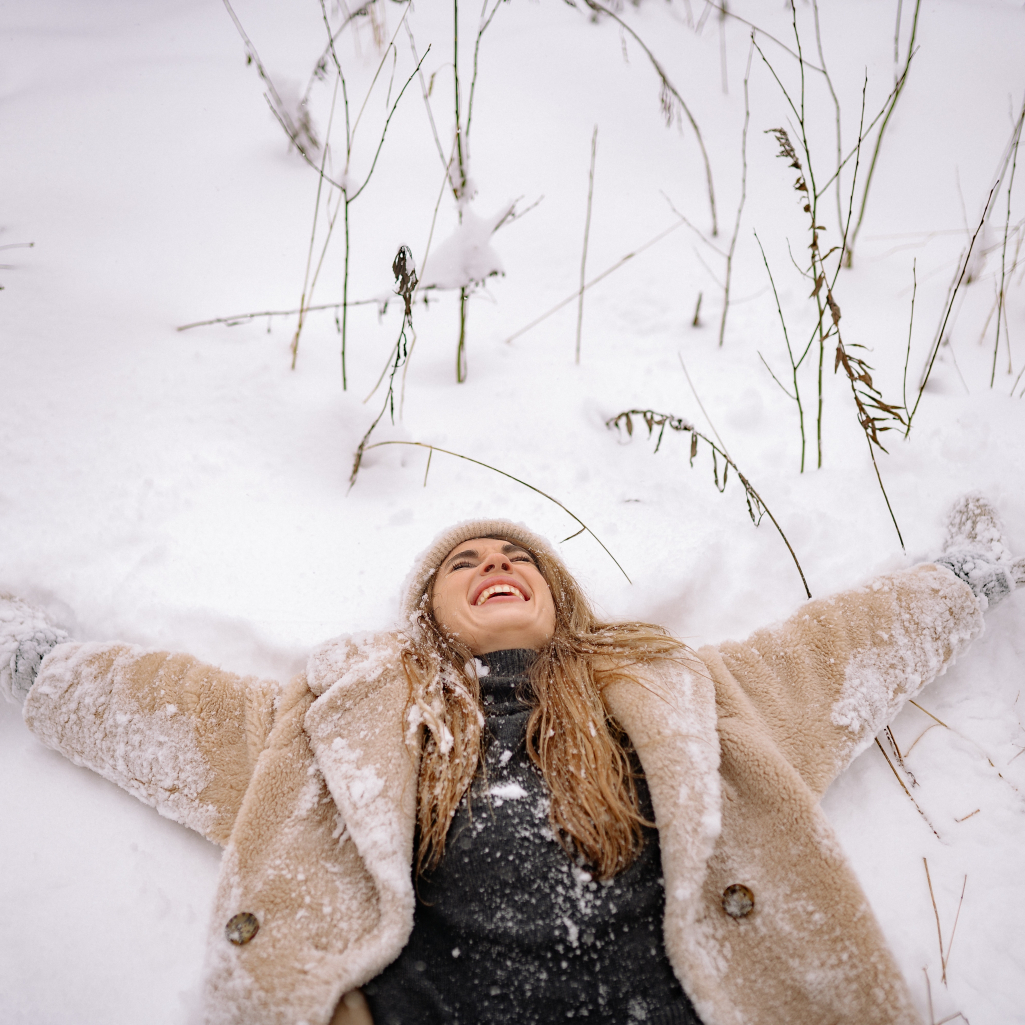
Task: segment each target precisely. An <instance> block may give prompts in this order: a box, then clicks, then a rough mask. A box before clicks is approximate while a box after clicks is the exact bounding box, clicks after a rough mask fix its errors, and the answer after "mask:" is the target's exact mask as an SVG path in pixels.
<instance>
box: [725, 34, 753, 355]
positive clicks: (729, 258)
mask: <svg viewBox="0 0 1025 1025" xmlns="http://www.w3.org/2000/svg"><path fill="white" fill-rule="evenodd" d="M754 42H755V37H754V33H753V32H752V33H751V45H750V46H749V47H748V50H747V68H746V70H745V71H744V131H743V132H742V133H741V136H740V163H741V171H740V202H739V203H738V204H737V219H736V221H734V223H733V235H732V237H731V238H730V248H729V252H728V253H727V254H726V280H725V283H724V286H723V302H722V320H721V321H720V322H719V348H720V349H721V348H722V343H723V340H724V339H725V338H726V316H727V314H728V313H729V311H730V278H731V276H732V274H733V251H734V250H735V249H736V248H737V236H738V235H739V234H740V215H741V214H742V213H743V212H744V201H745V200H746V199H747V126H748V123H749V122H750V120H751V105H750V103H749V102H748V81H749V80H750V78H751V58H752V57H753V56H754Z"/></svg>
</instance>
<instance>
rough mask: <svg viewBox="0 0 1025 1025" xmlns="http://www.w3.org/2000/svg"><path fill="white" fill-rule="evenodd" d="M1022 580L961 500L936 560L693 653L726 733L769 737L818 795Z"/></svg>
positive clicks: (978, 504)
mask: <svg viewBox="0 0 1025 1025" xmlns="http://www.w3.org/2000/svg"><path fill="white" fill-rule="evenodd" d="M1023 582H1025V564H1023V563H1022V562H1021V560H1019V561H1018V562H1014V561H1012V560H1011V558H1010V555H1009V553H1008V552H1007V549H1006V546H1005V545H1004V544H1003V540H1002V537H1001V535H1000V530H999V523H998V521H997V519H996V514H995V512H994V511H993V509H992V507H991V506H989V504H988V503H986V502H985V500H984V499H982V498H980V497H979V496H967V497H966V498H964V499H962V500H961V501H960V502H959V503H958V504H957V505H956V506H955V507H954V510H953V511H952V513H951V516H950V519H949V522H948V535H947V542H946V544H945V545H944V553H943V554H942V555H941V556H940V557H939V558H938V559H937V560H936V564H925V565H922V566H916V567H915V568H914V569H910V570H906V571H904V572H901V573H895V574H892V575H889V576H885V577H880V578H878V579H877V580H874V581H871V582H870V583H868V584H866V585H865V586H863V587H860V588H857V589H855V590H853V591H847V592H845V593H843V594H839V595H836V596H834V597H832V598H826V599H822V600H818V601H812V602H809V603H808V604H807V605H804V606H803V607H802V608H801V609H800V610H799V611H798V612H797V613H796V614H795V615H794V616H792V617H791V618H790V619H788V620H787V621H785V622H783V623H780V624H778V625H776V626H773V627H770V628H768V629H765V630H759V631H758V632H757V633H755V634H754V635H753V636H751V637H750V638H748V640H746V641H744V642H742V643H732V642H730V643H726V644H722V645H720V646H719V647H718V648H707V649H704V650H702V652H701V655H702V658H703V659H704V660H705V662H706V663H707V664H708V666H709V668H710V670H711V672H712V675H713V676H714V677H715V679H716V683H717V693H718V695H719V702H720V719H721V721H722V722H723V725H724V728H726V729H735V730H739V731H749V730H750V731H755V732H754V734H753V736H754V735H758V736H765V735H767V736H768V737H769V738H771V742H772V743H774V744H775V745H776V746H778V747H779V748H780V749H781V750H782V751H783V753H784V754H785V755H786V757H787V758H788V760H789V761H790V762H791V764H793V765H794V766H795V767H796V768H797V770H798V771H799V772H800V773H801V775H802V777H803V778H804V780H805V782H806V783H807V784H808V785H809V786H810V787H811V788H812V790H813V791H814V792H816V793H818V794H821V793H823V792H824V791H825V789H826V787H828V786H829V784H830V782H831V781H832V780H833V779H834V777H835V776H836V775H837V773H839V772H840V771H841V770H842V769H843V768H844V767H845V766H846V765H847V764H848V763H849V762H850V761H851V760H852V759H853V758H854V757H855V756H856V755H857V754H858V753H859V752H860V751H862V750H863V749H864V748H865V747H867V746H868V745H869V744H871V743H872V740H873V738H874V737H875V735H876V734H877V733H878V732H879V731H880V730H881V729H882V728H883V727H884V726H885V725H886V724H887V723H888V722H889V721H890V720H891V719H892V718H893V717H894V716H895V715H896V714H897V712H898V711H899V710H900V709H901V707H902V706H903V704H904V702H905V701H907V699H908V698H911V697H914V696H915V694H916V693H918V691H919V690H921V689H922V688H923V687H924V686H926V685H927V684H928V683H930V682H932V680H934V679H935V678H936V677H937V676H939V675H941V674H942V673H943V672H945V670H946V668H947V666H948V665H950V664H951V662H952V661H953V660H954V658H956V657H957V655H958V654H959V653H960V652H961V651H962V650H963V649H964V648H965V647H966V646H967V644H968V642H969V641H970V640H971V639H972V638H973V637H975V636H977V635H978V634H979V633H980V632H981V631H982V612H983V610H984V609H985V608H987V607H988V606H989V605H992V604H994V603H995V602H996V601H998V600H1000V599H1001V598H1002V597H1006V595H1008V594H1009V593H1010V592H1011V591H1012V590H1013V589H1014V587H1015V586H1020V584H1021V583H1023Z"/></svg>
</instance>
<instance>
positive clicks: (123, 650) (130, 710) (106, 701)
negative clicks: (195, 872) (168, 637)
mask: <svg viewBox="0 0 1025 1025" xmlns="http://www.w3.org/2000/svg"><path fill="white" fill-rule="evenodd" d="M66 639H67V635H66V634H65V633H63V631H60V630H59V629H58V628H56V627H54V626H53V624H52V623H50V622H49V621H48V619H47V618H46V616H45V614H44V613H42V612H41V611H40V610H37V609H33V608H32V607H31V606H29V605H27V604H26V603H25V602H21V601H20V600H18V599H15V598H11V597H10V596H4V597H0V647H2V650H0V685H2V686H3V689H4V691H5V692H6V693H7V694H8V696H10V697H13V698H14V699H15V700H19V699H20V700H23V701H24V707H23V714H24V717H25V721H26V723H27V724H28V727H29V729H31V730H32V731H33V733H35V734H36V736H38V737H39V739H40V740H42V741H43V743H44V744H46V745H47V746H48V747H52V748H54V749H55V750H57V751H59V752H60V753H61V754H63V755H65V756H66V757H68V758H70V759H71V760H72V761H73V762H75V763H76V764H77V765H83V766H85V767H87V768H89V769H92V770H94V771H95V772H98V773H99V774H100V775H101V776H103V777H104V778H105V779H109V780H111V781H112V782H114V783H117V784H118V786H120V787H123V788H124V789H125V790H127V791H128V792H129V793H131V794H134V795H135V796H136V797H138V798H139V799H140V800H141V801H143V802H145V803H146V804H148V805H151V806H152V807H154V808H156V809H157V811H159V812H160V814H161V815H165V816H167V817H168V818H170V819H174V820H175V821H176V822H181V823H183V824H184V825H187V826H190V827H191V828H192V829H195V830H197V831H198V832H200V833H202V834H203V835H204V836H206V837H207V838H209V839H211V840H213V841H214V842H216V843H220V844H224V843H226V842H227V839H228V836H229V834H230V832H231V827H232V824H233V823H234V821H235V816H236V815H237V813H238V809H239V806H240V805H241V802H242V797H243V795H244V794H245V790H246V787H247V786H248V783H249V779H250V776H251V774H252V771H253V767H254V765H255V763H256V759H257V758H258V757H259V755H260V752H261V751H262V750H263V748H264V745H265V743H266V739H267V736H268V735H269V733H270V730H271V727H272V725H273V722H274V716H275V713H276V711H278V710H279V709H278V707H277V706H278V705H279V704H280V699H279V694H280V688H279V686H278V684H277V683H275V682H273V681H267V680H257V679H255V678H252V677H239V676H235V675H234V674H232V673H226V672H224V671H223V670H221V669H218V668H216V667H214V666H210V665H205V664H203V663H202V662H199V661H198V660H197V659H194V658H192V657H190V656H188V655H172V654H168V653H167V652H161V651H146V650H145V649H143V648H140V647H137V646H135V645H128V644H73V643H63V642H65V641H66ZM41 656H42V657H41Z"/></svg>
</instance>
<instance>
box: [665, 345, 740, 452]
mask: <svg viewBox="0 0 1025 1025" xmlns="http://www.w3.org/2000/svg"><path fill="white" fill-rule="evenodd" d="M676 358H677V359H678V360H679V361H680V368H681V369H682V370H683V376H684V377H686V378H687V385H688V387H689V388H690V393H691V395H693V396H694V401H695V402H696V403H697V404H698V409H700V410H701V415H702V416H703V417H704V418H705V419H706V420H707V421H708V426H709V427H711V429H712V433H713V434H714V435H715V440H716V441H717V442H719V447H720V448H721V449H722V450H723V452H724V453H725V455H726V457H727V458H729V455H730V454H729V452H728V451H727V449H726V443H725V442H724V441H723V440H722V438H720V437H719V432H718V431H717V430H716V429H715V424H714V423H712V418H711V417H710V416H709V415H708V410H707V409H705V404H704V403H703V402H702V401H701V396H700V395H699V394H698V390H697V388H695V387H694V382H693V381H692V380H691V379H690V371H689V370H688V369H687V364H686V363H684V362H683V355H682V354H681V353H679V352H677V354H676Z"/></svg>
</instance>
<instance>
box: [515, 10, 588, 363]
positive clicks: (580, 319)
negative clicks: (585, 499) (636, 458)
mask: <svg viewBox="0 0 1025 1025" xmlns="http://www.w3.org/2000/svg"><path fill="white" fill-rule="evenodd" d="M496 9H497V8H496ZM597 152H598V126H597V125H595V126H594V132H593V133H592V135H591V171H590V174H589V175H588V179H587V217H586V219H585V220H584V252H583V255H582V256H581V257H580V302H579V304H578V305H577V347H576V361H577V363H579V362H580V332H581V330H582V328H583V325H584V284H585V281H586V277H585V275H586V271H587V240H588V236H589V235H590V234H591V199H592V197H593V195H594V158H595V156H596V154H597Z"/></svg>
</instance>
